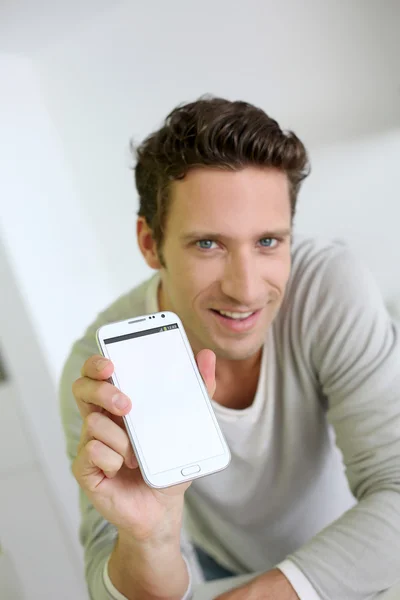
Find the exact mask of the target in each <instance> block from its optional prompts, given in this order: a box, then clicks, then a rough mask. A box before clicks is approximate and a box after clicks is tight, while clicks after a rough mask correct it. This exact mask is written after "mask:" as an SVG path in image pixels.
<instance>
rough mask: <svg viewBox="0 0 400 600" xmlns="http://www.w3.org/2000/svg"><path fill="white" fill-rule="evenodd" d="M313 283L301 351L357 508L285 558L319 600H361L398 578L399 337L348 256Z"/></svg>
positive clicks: (333, 261)
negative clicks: (316, 383)
mask: <svg viewBox="0 0 400 600" xmlns="http://www.w3.org/2000/svg"><path fill="white" fill-rule="evenodd" d="M315 279H316V280H317V281H314V282H313V284H316V285H317V286H319V287H318V289H319V292H318V294H317V300H316V303H315V307H314V310H313V311H312V319H310V322H309V325H308V329H309V340H308V341H307V342H306V343H305V345H306V346H307V344H308V342H309V347H308V350H309V356H310V361H311V363H312V365H313V367H314V370H315V373H316V375H317V377H318V379H319V383H320V385H321V389H322V391H323V394H324V396H325V397H326V399H327V401H328V412H327V418H328V421H329V422H330V423H331V424H332V425H333V427H334V430H335V433H336V443H337V445H338V447H339V448H340V449H341V451H342V453H343V459H344V464H345V467H346V474H347V477H348V481H349V484H350V487H351V490H352V492H353V494H354V495H355V497H356V498H357V500H358V504H357V505H356V506H355V507H354V508H352V509H351V510H349V511H348V512H346V513H345V514H344V515H343V516H342V517H341V518H339V519H338V520H337V521H335V522H334V523H333V524H331V525H330V526H328V527H327V528H325V529H324V530H323V531H321V532H320V533H319V534H318V535H316V536H315V537H314V538H313V539H312V540H311V541H310V542H309V543H307V544H306V545H304V546H303V547H301V548H300V549H299V550H298V551H296V552H294V553H293V554H292V555H291V556H289V557H288V558H289V559H290V560H291V561H292V562H293V563H294V564H295V565H296V566H297V567H298V568H299V569H300V570H301V571H302V573H303V574H304V575H305V576H306V577H307V578H308V579H309V581H310V582H311V583H312V585H313V587H314V588H315V590H316V591H317V593H318V594H319V595H320V597H321V598H322V599H323V600H325V599H328V598H329V599H330V598H346V600H364V599H365V598H370V597H371V598H372V597H374V595H376V594H378V593H379V592H382V591H383V590H385V589H387V588H389V587H391V586H392V585H394V584H395V583H396V582H397V581H398V580H399V577H400V459H399V457H400V346H399V333H398V331H397V330H396V328H395V327H394V326H393V324H392V323H391V320H390V318H389V316H388V314H387V311H386V308H385V306H384V303H383V300H382V297H381V294H380V292H379V290H378V288H377V286H376V284H375V282H374V281H373V278H372V277H371V275H370V274H369V272H368V271H367V269H366V268H365V267H364V265H363V264H362V263H361V262H360V261H358V260H357V259H356V258H355V257H354V256H353V255H352V254H351V253H350V252H349V251H348V250H347V249H346V248H345V247H338V248H337V250H336V251H335V252H334V253H333V256H331V257H330V258H329V259H328V260H327V261H326V264H325V265H324V266H322V265H321V267H320V269H319V271H318V272H316V273H315ZM306 351H307V348H306ZM333 493H334V492H333Z"/></svg>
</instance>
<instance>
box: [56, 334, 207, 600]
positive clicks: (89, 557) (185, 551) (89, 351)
mask: <svg viewBox="0 0 400 600" xmlns="http://www.w3.org/2000/svg"><path fill="white" fill-rule="evenodd" d="M97 326H98V324H96V327H94V326H93V327H92V328H90V329H89V330H88V332H87V334H86V337H85V338H84V339H83V340H80V341H79V342H77V343H76V344H75V345H74V347H73V349H72V352H71V354H70V356H69V358H68V360H67V362H66V364H65V367H64V370H63V374H62V377H61V383H60V402H61V416H62V423H63V428H64V432H65V438H66V445H67V453H68V457H69V459H70V461H71V463H72V461H73V460H74V459H75V456H76V454H77V448H78V444H79V439H80V434H81V427H82V418H81V416H80V413H79V410H78V408H77V405H76V402H75V399H74V397H73V394H72V383H73V382H74V381H75V379H77V378H78V377H80V370H81V368H82V366H83V364H84V362H85V361H86V360H87V358H89V357H90V356H92V355H93V354H97V353H98V350H97V346H96V343H95V337H94V333H95V330H96V328H97ZM79 500H80V512H81V526H80V541H81V544H82V546H83V548H84V557H85V576H86V582H87V586H88V590H89V595H90V598H91V599H92V600H110V593H109V591H108V589H107V586H106V584H105V580H104V570H105V567H106V565H107V563H108V559H109V557H110V554H111V552H112V550H113V548H114V545H115V542H116V537H117V530H116V528H115V527H114V525H112V524H111V523H109V522H108V521H106V520H105V519H104V518H103V517H102V516H101V514H99V513H98V511H97V510H96V509H95V508H94V506H93V505H92V504H91V502H89V500H88V498H87V497H86V495H85V493H84V492H83V491H82V490H81V489H80V490H79ZM181 551H182V556H183V558H184V559H185V561H186V564H187V565H188V569H189V577H190V580H191V583H192V585H194V584H196V583H199V582H201V581H202V579H203V577H202V573H201V569H200V566H199V564H198V562H197V559H196V555H195V552H194V550H193V546H192V544H191V542H190V540H189V538H188V536H187V535H186V534H185V532H184V531H182V534H181Z"/></svg>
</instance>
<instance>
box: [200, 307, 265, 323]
mask: <svg viewBox="0 0 400 600" xmlns="http://www.w3.org/2000/svg"><path fill="white" fill-rule="evenodd" d="M211 310H212V311H213V312H214V313H217V314H218V315H221V316H222V317H225V318H226V319H232V320H233V321H244V320H246V319H248V318H249V317H251V316H252V315H254V314H255V313H256V312H257V311H255V310H253V311H249V312H232V311H229V310H217V309H215V308H212V309H211Z"/></svg>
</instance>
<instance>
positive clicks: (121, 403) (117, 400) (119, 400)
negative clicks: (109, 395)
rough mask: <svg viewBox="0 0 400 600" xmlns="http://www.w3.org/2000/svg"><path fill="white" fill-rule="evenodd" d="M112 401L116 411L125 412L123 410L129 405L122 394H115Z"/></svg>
mask: <svg viewBox="0 0 400 600" xmlns="http://www.w3.org/2000/svg"><path fill="white" fill-rule="evenodd" d="M112 401H113V404H114V406H115V408H117V409H118V410H125V408H127V407H128V405H129V400H128V398H126V396H123V395H122V394H116V395H115V396H114V397H113V399H112Z"/></svg>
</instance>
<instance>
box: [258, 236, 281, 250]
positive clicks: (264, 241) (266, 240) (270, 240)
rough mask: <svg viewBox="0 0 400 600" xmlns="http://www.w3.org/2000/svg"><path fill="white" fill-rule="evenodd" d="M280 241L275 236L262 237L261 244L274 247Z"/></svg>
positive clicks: (264, 246)
mask: <svg viewBox="0 0 400 600" xmlns="http://www.w3.org/2000/svg"><path fill="white" fill-rule="evenodd" d="M277 243H278V240H276V239H275V238H261V240H260V244H261V246H263V248H273V247H274V246H276V244H277Z"/></svg>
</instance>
